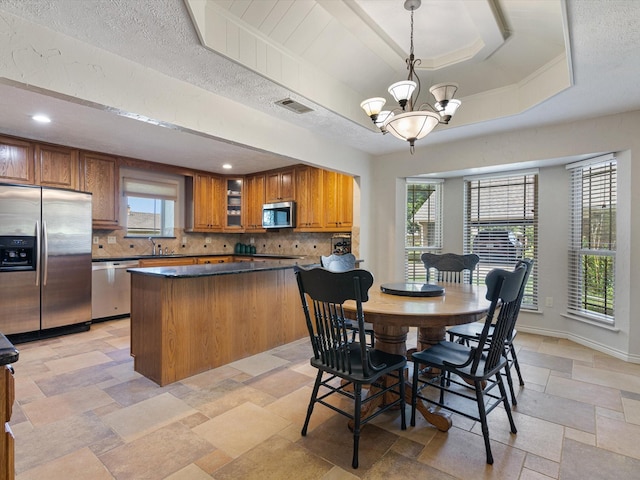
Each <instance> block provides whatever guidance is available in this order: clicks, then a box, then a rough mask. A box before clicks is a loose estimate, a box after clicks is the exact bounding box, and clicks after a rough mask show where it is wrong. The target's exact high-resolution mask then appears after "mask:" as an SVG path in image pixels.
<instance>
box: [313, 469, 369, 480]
mask: <svg viewBox="0 0 640 480" xmlns="http://www.w3.org/2000/svg"><path fill="white" fill-rule="evenodd" d="M358 478H360V477H358V476H357V475H354V474H353V473H351V472H347V471H346V470H344V469H342V468H340V467H333V468H332V469H331V470H329V471H328V472H327V473H325V474H324V475H323V476H322V477H320V480H357V479H358Z"/></svg>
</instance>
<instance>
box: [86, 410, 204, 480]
mask: <svg viewBox="0 0 640 480" xmlns="http://www.w3.org/2000/svg"><path fill="white" fill-rule="evenodd" d="M212 450H213V447H212V446H211V444H210V443H208V442H207V441H205V440H203V439H202V438H200V437H199V436H197V435H195V434H194V433H193V432H192V431H191V430H190V429H189V428H187V427H186V426H184V425H182V424H180V423H179V422H176V423H172V424H170V425H166V426H164V427H162V428H160V429H157V430H154V431H153V432H151V433H150V434H149V435H145V436H143V437H140V438H138V439H136V440H134V441H132V442H130V443H126V444H124V445H121V446H119V447H117V448H114V449H111V450H109V451H108V452H106V453H104V454H102V455H100V457H99V458H100V460H102V462H103V463H104V464H105V465H106V466H107V468H108V469H109V471H110V472H111V473H112V474H113V476H114V477H115V478H117V479H118V480H157V479H162V478H165V477H167V476H169V475H171V474H173V473H175V472H177V471H179V470H181V469H183V468H184V467H186V466H188V465H190V464H191V463H193V462H195V461H196V460H197V459H198V458H201V457H203V456H204V455H206V454H207V453H209V452H211V451H212Z"/></svg>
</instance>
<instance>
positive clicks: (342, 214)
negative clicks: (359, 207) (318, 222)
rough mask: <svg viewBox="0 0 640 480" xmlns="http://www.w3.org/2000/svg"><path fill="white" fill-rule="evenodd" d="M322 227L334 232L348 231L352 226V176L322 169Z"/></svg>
mask: <svg viewBox="0 0 640 480" xmlns="http://www.w3.org/2000/svg"><path fill="white" fill-rule="evenodd" d="M322 181H323V193H324V198H323V204H324V227H325V229H326V230H330V231H334V232H348V231H351V227H352V226H353V178H352V177H350V176H348V175H342V174H340V173H337V172H331V171H328V170H324V171H323V175H322Z"/></svg>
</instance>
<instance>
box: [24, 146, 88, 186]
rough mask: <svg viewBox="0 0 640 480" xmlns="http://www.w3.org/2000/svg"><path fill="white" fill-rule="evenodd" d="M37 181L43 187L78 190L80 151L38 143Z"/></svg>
mask: <svg viewBox="0 0 640 480" xmlns="http://www.w3.org/2000/svg"><path fill="white" fill-rule="evenodd" d="M35 183H36V185H42V186H43V187H57V188H66V189H70V190H78V189H79V186H80V174H79V151H78V150H77V149H75V148H67V147H58V146H56V145H42V144H37V145H36V169H35Z"/></svg>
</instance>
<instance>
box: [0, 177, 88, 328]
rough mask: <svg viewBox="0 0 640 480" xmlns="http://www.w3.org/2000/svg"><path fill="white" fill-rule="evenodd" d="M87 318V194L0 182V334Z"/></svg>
mask: <svg viewBox="0 0 640 480" xmlns="http://www.w3.org/2000/svg"><path fill="white" fill-rule="evenodd" d="M90 322H91V194H89V193H82V192H75V191H70V190H60V189H53V188H44V187H34V186H26V185H24V186H23V185H0V332H2V333H4V334H5V335H9V334H22V333H27V332H40V331H41V330H48V329H54V328H57V327H64V326H69V325H77V326H84V327H85V328H86V327H88V325H89V324H90ZM48 331H49V330H48Z"/></svg>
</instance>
